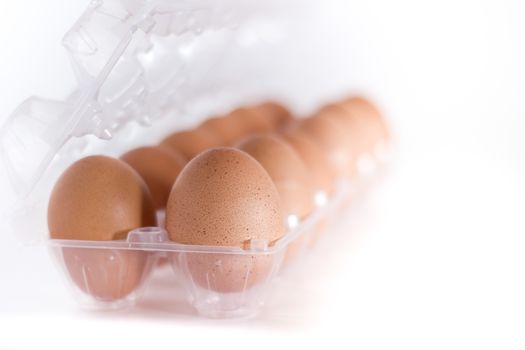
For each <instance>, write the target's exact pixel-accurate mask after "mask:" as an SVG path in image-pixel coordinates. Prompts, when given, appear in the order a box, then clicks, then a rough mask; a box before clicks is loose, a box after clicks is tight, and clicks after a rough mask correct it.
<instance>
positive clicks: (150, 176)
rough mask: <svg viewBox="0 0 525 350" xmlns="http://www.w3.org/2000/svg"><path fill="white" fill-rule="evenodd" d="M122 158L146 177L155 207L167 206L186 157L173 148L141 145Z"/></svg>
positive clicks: (143, 177)
mask: <svg viewBox="0 0 525 350" xmlns="http://www.w3.org/2000/svg"><path fill="white" fill-rule="evenodd" d="M120 159H122V160H123V161H124V162H126V163H128V164H129V165H130V166H131V167H132V168H133V169H135V171H137V173H139V175H140V176H141V177H142V179H144V181H145V182H146V185H147V186H148V188H149V190H150V192H151V196H152V198H153V203H154V205H155V207H156V208H157V209H163V208H165V207H166V203H167V202H168V196H169V194H170V191H171V187H172V186H173V184H174V183H175V179H176V178H177V176H178V175H179V173H180V172H181V170H182V168H183V167H184V165H185V164H186V160H185V158H184V157H183V156H182V155H180V154H179V153H177V152H176V151H174V150H171V149H164V148H162V147H140V148H136V149H134V150H131V151H129V152H127V153H125V154H123V155H122V156H121V157H120Z"/></svg>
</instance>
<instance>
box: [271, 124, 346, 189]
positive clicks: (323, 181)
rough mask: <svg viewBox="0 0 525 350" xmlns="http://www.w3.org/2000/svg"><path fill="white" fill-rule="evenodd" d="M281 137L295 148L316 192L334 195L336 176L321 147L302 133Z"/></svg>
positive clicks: (287, 133)
mask: <svg viewBox="0 0 525 350" xmlns="http://www.w3.org/2000/svg"><path fill="white" fill-rule="evenodd" d="M281 137H282V138H283V139H284V140H285V141H286V142H287V143H288V144H289V145H290V146H292V147H293V149H294V150H295V151H296V152H297V154H298V155H299V157H300V158H301V160H302V161H303V163H304V165H305V166H306V168H307V169H308V172H309V173H310V177H311V179H312V184H313V187H314V190H315V192H316V193H318V192H322V193H324V194H325V195H326V196H330V195H332V194H333V193H334V191H335V185H336V180H337V179H336V174H335V173H334V172H333V171H332V170H331V168H330V164H329V163H328V159H327V157H326V156H325V155H324V154H323V152H322V151H321V149H320V147H319V146H318V145H317V144H316V143H315V142H314V141H312V140H311V139H310V138H309V137H307V136H306V135H304V134H302V133H300V132H293V131H284V132H282V134H281Z"/></svg>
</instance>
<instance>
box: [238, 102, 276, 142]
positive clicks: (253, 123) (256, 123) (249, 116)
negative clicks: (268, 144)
mask: <svg viewBox="0 0 525 350" xmlns="http://www.w3.org/2000/svg"><path fill="white" fill-rule="evenodd" d="M229 118H231V120H232V122H234V123H236V124H237V125H240V126H241V127H242V129H243V130H244V134H243V135H242V138H246V137H249V136H251V135H253V134H259V133H267V132H270V131H272V130H273V125H272V121H271V119H270V118H267V116H266V115H265V114H264V113H261V111H259V110H258V109H257V108H253V107H251V108H238V109H236V110H234V111H232V112H231V113H230V114H229ZM242 138H240V139H238V140H236V141H237V142H238V141H240V140H241V139H242Z"/></svg>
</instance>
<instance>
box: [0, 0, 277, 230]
mask: <svg viewBox="0 0 525 350" xmlns="http://www.w3.org/2000/svg"><path fill="white" fill-rule="evenodd" d="M276 9H277V11H276ZM281 10H282V7H281V4H280V3H279V2H278V1H273V2H272V1H265V2H261V1H256V0H241V1H238V0H221V1H213V0H93V1H92V2H91V3H90V4H89V5H88V7H87V9H86V10H85V11H84V13H83V14H82V15H81V16H80V18H79V19H78V20H77V21H76V22H75V23H74V24H73V26H72V28H71V29H70V30H69V31H68V32H67V33H66V34H65V36H64V37H63V39H62V44H63V46H64V48H65V49H66V51H67V54H68V56H69V58H70V61H71V66H72V68H73V72H74V74H75V76H76V79H77V82H78V85H77V88H76V89H75V91H73V92H72V93H71V94H70V95H69V97H68V98H66V99H65V100H52V99H47V98H42V97H29V98H28V99H26V100H25V101H23V102H22V103H21V104H20V105H19V106H18V108H16V110H15V111H14V112H13V113H12V114H11V115H10V117H9V118H8V119H7V121H6V122H5V124H4V125H2V126H1V127H0V158H1V164H2V166H3V167H5V170H6V173H7V175H8V178H9V181H10V183H11V187H12V189H13V190H14V192H15V195H16V198H17V199H18V202H19V204H18V205H19V206H20V207H23V208H24V210H23V211H22V213H21V214H20V212H19V214H18V217H19V218H17V219H16V220H19V221H20V220H21V221H26V222H27V221H29V222H31V220H26V216H27V215H29V214H31V213H32V212H34V211H35V210H39V214H38V215H39V218H38V220H37V221H38V224H43V223H45V218H44V215H45V210H43V211H42V203H39V202H43V200H42V198H43V197H42V198H39V199H38V200H37V199H35V200H33V199H28V198H31V197H33V196H35V195H34V192H38V191H35V188H38V187H39V186H41V185H39V182H40V183H41V182H43V181H41V179H42V178H43V177H45V176H47V175H46V173H49V172H52V171H51V170H50V169H54V168H57V169H59V167H57V166H55V165H54V164H55V163H56V162H57V161H58V162H59V163H60V162H62V168H61V169H59V170H53V171H55V173H57V174H59V173H60V172H61V170H63V168H65V166H64V164H66V163H67V162H69V163H71V161H73V160H74V159H78V158H79V157H80V156H81V155H83V154H86V152H84V150H83V149H82V147H84V148H85V147H86V143H93V139H95V140H110V139H115V136H116V135H117V134H118V133H119V132H120V131H121V130H122V129H125V127H126V126H127V125H129V124H138V125H141V126H149V125H152V124H154V123H155V122H157V120H159V119H161V118H162V117H164V116H166V115H168V114H173V115H175V116H178V117H181V118H182V116H183V115H189V116H191V115H194V114H195V113H193V112H195V109H197V110H198V108H200V106H203V105H206V104H205V103H201V102H208V105H207V106H213V108H211V107H210V108H208V110H209V111H211V110H214V109H215V110H216V109H217V108H218V109H219V110H220V108H221V103H222V104H223V107H224V106H225V105H228V107H229V106H231V105H232V104H233V103H237V102H238V101H235V98H237V100H238V99H239V96H241V95H240V94H239V91H240V90H242V84H246V82H243V80H242V77H239V76H237V77H234V76H230V75H228V74H227V73H225V71H226V72H227V70H222V69H217V67H218V66H220V67H223V66H230V67H235V66H236V65H238V63H239V62H238V60H237V61H235V59H232V58H231V57H226V56H227V53H228V52H229V51H230V50H231V49H232V48H234V47H235V48H236V49H237V50H250V48H252V47H254V46H257V45H259V46H260V45H261V44H260V43H261V42H264V43H265V44H267V43H269V42H272V41H278V39H279V37H280V35H282V33H280V32H279V27H278V25H277V26H276V25H275V23H276V22H275V20H274V19H275V18H274V15H275V14H276V13H279V11H281ZM272 21H273V22H272ZM261 38H262V39H261ZM225 57H226V58H225ZM240 59H241V58H240ZM240 75H242V74H240ZM228 99H229V100H228ZM243 99H244V98H243ZM219 100H220V101H219ZM210 101H211V102H210ZM225 101H226V102H225ZM227 101H235V102H233V103H231V102H227ZM214 103H215V104H214ZM192 109H193V110H192ZM188 111H192V112H188ZM163 119H166V118H163ZM173 119H175V118H173ZM93 136H94V137H93ZM79 139H85V142H78V141H76V140H79ZM70 143H73V144H74V146H70V145H69V144H70ZM66 146H67V147H66ZM65 158H66V159H67V162H64V159H65ZM56 177H57V176H55V179H56ZM46 186H47V188H46V190H45V191H47V192H49V191H50V188H51V185H49V183H47V184H46ZM46 199H47V198H46ZM14 207H17V205H14ZM14 211H16V210H15V209H14ZM42 212H43V213H42ZM31 215H32V214H31ZM15 216H16V215H15ZM21 225H24V223H23V222H22V223H21ZM26 225H27V227H26V228H25V230H26V231H35V229H34V226H29V224H26ZM31 225H34V224H33V223H32V224H31ZM30 235H31V236H32V237H31V239H33V238H34V234H33V233H31V234H30Z"/></svg>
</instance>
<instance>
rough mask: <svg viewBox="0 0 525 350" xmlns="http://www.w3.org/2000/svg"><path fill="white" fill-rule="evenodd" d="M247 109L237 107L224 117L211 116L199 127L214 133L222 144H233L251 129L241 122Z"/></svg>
mask: <svg viewBox="0 0 525 350" xmlns="http://www.w3.org/2000/svg"><path fill="white" fill-rule="evenodd" d="M246 113H247V110H246V109H244V108H243V109H237V110H234V111H232V112H230V113H229V114H227V115H225V116H222V117H215V118H210V119H208V120H206V121H205V122H203V123H202V124H201V125H200V126H199V127H198V129H199V130H205V131H206V132H208V133H210V134H212V135H213V136H214V137H215V139H217V140H218V141H219V145H221V146H231V145H234V144H236V143H237V142H238V141H239V140H240V139H242V138H244V137H245V136H246V135H247V134H249V133H250V131H249V130H248V129H247V128H246V125H245V124H244V123H242V122H240V117H242V116H245V114H246Z"/></svg>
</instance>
